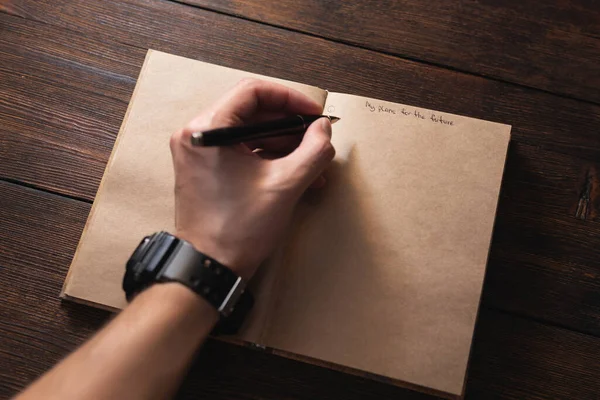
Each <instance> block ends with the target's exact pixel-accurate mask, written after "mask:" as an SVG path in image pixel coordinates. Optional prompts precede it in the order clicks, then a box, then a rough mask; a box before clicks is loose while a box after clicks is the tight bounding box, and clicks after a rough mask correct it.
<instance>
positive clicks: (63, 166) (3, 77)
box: [0, 14, 145, 201]
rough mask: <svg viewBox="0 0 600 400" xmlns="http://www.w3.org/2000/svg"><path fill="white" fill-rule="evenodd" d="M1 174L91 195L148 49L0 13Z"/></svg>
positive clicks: (60, 190) (79, 194)
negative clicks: (88, 37)
mask: <svg viewBox="0 0 600 400" xmlns="http://www.w3.org/2000/svg"><path fill="white" fill-rule="evenodd" d="M0 32H1V33H0V34H1V35H2V38H3V40H2V41H0V55H1V57H2V65H1V67H0V119H1V120H2V124H1V126H0V130H1V131H2V132H3V134H2V138H1V139H0V142H1V143H2V146H1V147H0V158H1V160H2V161H1V162H0V176H1V177H4V178H8V179H11V180H18V181H22V182H26V183H29V184H32V185H36V186H38V187H41V188H44V189H47V190H52V191H56V192H58V193H63V194H67V195H70V196H74V197H79V198H85V199H87V200H90V201H91V200H93V197H94V194H95V192H96V189H97V187H98V184H99V182H100V178H101V176H102V173H103V171H104V168H105V166H106V162H107V160H108V156H109V154H110V151H111V149H112V144H113V142H114V140H115V138H116V134H117V132H118V129H119V126H120V123H121V120H122V118H123V115H124V113H125V110H126V108H127V103H128V101H129V97H130V96H131V93H132V92H133V87H134V85H135V81H136V78H137V74H138V73H139V68H140V67H141V64H142V62H143V57H144V56H145V51H144V50H142V49H139V48H135V47H130V48H128V46H113V47H109V46H106V45H103V44H102V43H101V42H94V41H90V40H85V39H83V38H82V37H81V35H79V34H74V33H73V32H70V31H68V30H64V29H63V30H61V31H60V32H57V31H56V29H54V30H53V29H51V28H50V29H49V28H48V27H47V26H45V25H43V24H40V23H35V22H31V21H27V20H23V19H21V18H15V17H10V16H8V15H6V14H0Z"/></svg>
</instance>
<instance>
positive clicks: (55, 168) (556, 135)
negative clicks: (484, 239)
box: [0, 3, 600, 335]
mask: <svg viewBox="0 0 600 400" xmlns="http://www.w3.org/2000/svg"><path fill="white" fill-rule="evenodd" d="M86 4H92V3H86ZM94 4H96V5H97V6H101V4H103V3H94ZM119 4H120V3H119ZM161 4H162V3H161ZM167 5H168V6H169V7H170V6H171V5H169V4H167ZM175 6H176V5H175ZM82 7H83V5H82ZM177 7H178V8H181V6H177ZM117 11H118V10H117ZM114 15H118V13H117V12H115V14H114ZM123 18H125V17H123ZM0 21H2V25H1V26H2V27H4V28H5V30H3V37H5V36H4V32H9V34H8V35H7V36H6V37H8V38H9V39H10V42H12V43H14V44H15V45H14V46H4V44H1V45H0V46H3V47H2V51H3V53H2V54H9V55H10V57H8V56H7V57H4V56H3V60H4V59H7V60H9V62H7V63H3V69H2V70H0V78H1V79H0V87H2V88H4V89H2V91H0V93H2V96H0V110H1V111H0V120H1V121H2V123H0V129H1V130H2V132H3V134H2V136H1V137H0V144H2V146H0V177H2V178H5V179H9V180H13V181H22V182H26V183H29V184H32V185H35V186H38V187H41V188H44V189H47V190H51V191H55V192H58V193H63V194H67V195H71V196H75V197H78V198H82V199H86V200H92V199H93V197H94V195H95V192H96V189H97V185H98V184H99V181H100V179H101V176H102V173H103V170H104V167H105V163H106V161H107V159H108V157H109V154H110V150H111V147H112V143H113V141H114V137H115V135H116V133H117V131H118V129H119V125H120V122H121V118H122V117H123V115H124V113H125V108H126V104H125V102H124V101H123V100H126V98H127V97H128V96H129V95H128V94H124V91H126V90H133V86H132V85H131V84H129V83H125V84H124V83H123V79H121V78H115V79H114V80H111V79H112V78H111V77H112V76H114V75H115V74H117V75H118V76H126V77H131V76H135V75H136V74H137V71H136V66H135V64H136V60H137V59H138V58H139V61H138V62H139V65H141V63H142V60H143V55H144V51H143V50H141V49H132V48H131V47H125V52H126V53H131V55H130V56H126V55H123V59H124V60H128V61H126V62H125V63H124V64H123V63H120V62H119V60H120V58H119V55H120V54H121V53H119V51H120V50H116V49H118V48H119V47H121V46H120V45H118V44H117V43H115V42H114V41H111V40H110V39H108V38H102V37H101V36H94V34H92V35H91V37H89V38H84V37H80V36H79V35H78V34H77V33H75V32H73V31H71V30H66V29H62V28H57V27H53V26H49V25H45V24H40V23H36V22H30V21H26V20H23V19H20V18H16V17H11V16H7V15H2V14H0ZM22 24H24V27H22V28H21V25H22ZM257 29H262V28H257ZM282 34H286V33H285V32H283V33H282ZM97 35H100V34H99V33H97ZM21 36H23V37H25V38H27V39H26V40H25V39H23V40H24V42H21V41H20V37H21ZM114 36H115V37H117V36H118V35H114ZM295 37H296V36H291V37H290V41H291V43H292V44H293V45H296V44H297V45H298V46H304V49H305V50H306V51H307V52H309V51H313V53H311V54H313V55H314V56H315V57H317V59H318V60H320V61H319V62H318V63H317V64H319V63H320V62H326V60H324V59H322V58H319V57H321V56H320V55H321V54H322V52H321V51H320V49H319V47H318V45H321V44H323V45H327V46H330V47H329V50H330V51H331V52H334V51H338V53H339V54H340V57H339V58H340V60H347V64H346V65H345V68H346V69H347V72H346V73H344V72H343V71H340V70H333V71H332V70H324V71H325V72H324V74H325V75H326V76H325V78H323V76H322V74H321V73H320V72H319V71H318V70H316V71H315V70H311V69H305V70H302V71H296V73H297V75H294V76H291V77H290V76H282V75H284V74H285V73H288V74H289V73H290V71H289V70H287V69H286V68H285V67H286V66H287V65H292V64H285V62H286V60H282V64H283V65H281V66H280V68H279V69H277V71H276V73H274V75H277V76H281V77H284V78H292V79H298V80H304V78H306V77H307V76H310V77H312V79H315V80H318V79H324V80H323V82H321V83H325V82H326V81H327V80H328V79H330V78H331V79H334V77H333V74H339V75H340V76H341V77H342V79H344V80H342V81H340V82H342V83H341V84H340V85H341V88H339V89H338V90H340V91H346V90H348V91H353V90H352V89H353V88H354V89H355V88H356V87H359V89H360V91H361V92H362V93H363V94H370V95H372V96H375V97H381V98H391V99H393V100H396V101H405V102H407V103H411V102H413V100H414V102H415V103H419V104H421V105H424V106H428V107H431V108H442V109H444V108H446V109H448V108H449V107H454V108H456V109H455V110H452V111H455V112H459V113H460V112H464V113H465V114H470V115H473V116H478V117H482V118H491V119H496V120H505V121H507V122H509V123H513V126H514V128H513V132H514V135H513V137H514V140H513V143H512V144H511V147H510V151H509V157H508V161H507V170H506V175H505V179H504V185H503V191H502V196H501V199H500V206H499V213H498V218H497V221H498V222H497V225H496V235H495V237H494V241H493V245H492V250H491V258H490V263H489V269H488V279H487V281H486V287H485V290H484V303H485V304H488V305H490V306H493V307H496V308H499V309H502V310H510V311H512V312H515V313H519V314H521V315H526V316H532V317H535V318H538V319H542V320H546V321H550V322H552V323H555V324H559V325H563V326H568V327H571V328H573V329H577V330H580V331H583V332H589V333H592V334H596V335H600V318H599V317H600V310H599V309H600V301H599V300H598V297H597V296H598V295H597V294H598V293H600V291H599V290H598V289H599V287H598V285H599V280H598V274H599V270H598V263H597V255H596V253H595V250H594V249H597V248H600V243H599V241H600V235H598V234H597V233H598V231H597V226H598V222H599V221H600V220H599V218H600V217H599V215H600V180H599V177H598V174H597V173H596V172H593V171H600V165H598V162H597V160H599V159H600V136H599V135H597V134H595V132H596V129H597V126H598V122H600V111H599V110H598V107H597V106H593V105H589V104H582V103H579V102H577V101H573V100H568V99H563V98H558V97H556V96H550V95H548V94H540V93H538V92H534V91H531V90H525V89H522V88H515V87H514V86H510V85H504V84H499V83H497V82H489V81H486V80H484V79H481V78H475V77H470V76H466V75H462V74H458V73H454V72H448V71H442V70H439V69H436V68H430V67H423V66H422V65H418V64H414V63H407V62H405V61H401V60H400V61H398V60H397V59H393V58H390V57H384V56H380V55H377V54H376V53H373V52H368V51H364V50H355V49H351V48H348V47H344V46H341V45H330V44H328V43H327V42H323V41H319V40H318V39H310V38H309V39H306V40H308V43H305V42H303V41H302V40H301V41H298V39H294V38H295ZM100 39H102V40H100ZM38 40H39V42H38ZM293 40H296V41H297V42H296V43H295V42H294V41H293ZM303 40H304V39H303ZM21 43H24V45H23V46H22V47H23V48H25V49H27V50H26V51H27V52H28V53H26V54H25V56H26V57H27V58H23V59H22V60H25V59H29V58H31V59H32V60H34V61H32V62H30V63H25V64H29V66H22V64H23V62H22V61H19V62H16V61H15V62H12V61H10V60H19V59H18V58H17V57H18V56H19V54H21V53H20V52H22V51H24V50H20V48H21V46H20V44H21ZM72 43H74V44H73V45H71V44H72ZM182 43H183V44H181V45H180V43H179V42H177V43H175V44H174V46H177V49H179V50H181V51H182V52H183V53H184V54H183V55H190V54H186V51H188V50H186V49H187V47H185V46H187V45H186V44H185V41H183V42H182ZM196 44H197V45H198V49H200V50H202V49H203V46H208V47H210V46H212V45H211V44H210V43H209V42H208V41H203V42H197V43H196ZM313 44H314V45H315V46H316V47H315V48H313V49H312V50H310V48H309V45H313ZM160 45H161V46H164V47H168V46H171V45H170V44H167V43H162V44H160ZM340 47H343V48H342V49H340ZM85 49H90V50H85ZM104 49H106V51H107V54H109V55H110V54H116V55H115V56H110V57H108V60H103V59H102V56H101V55H102V52H103V51H104ZM336 49H338V50H336ZM162 50H165V49H164V48H163V49H162ZM344 51H347V52H348V54H346V55H345V56H343V54H344ZM56 54H58V55H60V57H58V60H56V58H57V57H55V55H56ZM363 56H364V57H363ZM127 57H129V58H127ZM239 57H240V56H238V59H239V60H242V59H241V58H239ZM355 57H356V58H355ZM55 60H56V61H55ZM230 61H231V62H235V60H230ZM240 62H242V61H240ZM246 62H247V61H246ZM103 63H104V64H103ZM71 64H76V65H81V69H80V70H78V71H80V72H78V73H81V74H82V75H81V76H80V77H79V78H78V77H75V78H73V79H70V78H71V69H70V68H68V67H66V66H67V65H71ZM25 68H27V74H28V75H26V78H21V75H19V71H20V69H25ZM254 68H255V69H254V70H255V72H263V73H264V72H265V70H266V72H267V73H269V68H273V67H271V66H267V65H264V64H262V63H259V62H257V65H255V66H254ZM368 68H370V70H371V71H379V72H380V73H381V76H380V77H377V79H374V78H373V77H372V76H371V75H370V74H365V75H363V73H365V71H367V70H368ZM249 69H251V68H249ZM256 69H258V70H256ZM396 69H397V70H396ZM97 70H100V71H105V70H106V71H107V72H106V73H104V72H100V73H98V74H96V71H97ZM399 70H401V71H404V72H403V73H398V71H399ZM47 71H53V72H51V73H47ZM311 71H312V72H311ZM361 71H362V72H361ZM394 71H395V72H394ZM327 74H332V76H330V77H329V78H328V77H327ZM97 75H99V77H98V78H96V76H97ZM417 75H422V76H423V78H424V79H421V80H420V86H419V85H417V86H416V87H415V85H413V84H412V83H413V82H414V79H416V78H415V77H416V76H417ZM363 76H364V77H365V78H366V80H365V79H361V77H363ZM96 79H100V80H101V79H105V80H104V81H101V84H99V85H96V84H95V83H94V82H95V81H96ZM346 79H348V80H349V81H351V80H354V81H355V82H358V83H357V85H355V86H352V85H351V83H350V82H349V81H348V82H346ZM111 82H112V83H111ZM394 82H395V83H394ZM336 83H339V82H336ZM125 85H129V86H128V87H129V89H126V88H125V89H124V86H125ZM360 85H362V86H360ZM461 87H465V88H469V90H464V91H463V92H464V93H465V94H464V96H461V97H458V98H456V101H454V102H453V101H452V98H453V97H456V96H455V94H454V93H457V92H460V88H461ZM79 88H82V89H81V90H79ZM359 93H360V92H359ZM420 95H422V96H423V97H422V98H421V97H419V96H420ZM388 96H389V97H388ZM405 96H407V98H405ZM478 98H479V99H478ZM2 99H5V101H3V100H2ZM419 99H420V100H421V101H419ZM444 102H445V103H444ZM536 105H540V107H539V108H536ZM34 107H37V109H36V111H35V112H34V111H32V110H34V109H35V108H34ZM556 110H562V111H561V112H556ZM56 116H60V118H56ZM32 143H37V145H35V146H32ZM588 157H589V160H588V159H587V158H588ZM594 160H596V161H594ZM586 194H587V200H586V199H585V197H586V196H585V195H586ZM579 204H584V205H587V206H586V209H587V214H585V218H584V219H578V218H577V217H576V214H577V207H578V205H579ZM542 239H543V240H542ZM525 243H526V244H527V246H524V244H525ZM557 249H560V251H561V252H563V253H560V252H558V251H556V250H557ZM561 254H562V255H561Z"/></svg>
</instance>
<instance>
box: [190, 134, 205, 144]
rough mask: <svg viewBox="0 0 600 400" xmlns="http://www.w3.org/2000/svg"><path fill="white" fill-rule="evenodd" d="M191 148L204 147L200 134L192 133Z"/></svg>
mask: <svg viewBox="0 0 600 400" xmlns="http://www.w3.org/2000/svg"><path fill="white" fill-rule="evenodd" d="M192 146H204V138H203V136H202V132H194V133H192Z"/></svg>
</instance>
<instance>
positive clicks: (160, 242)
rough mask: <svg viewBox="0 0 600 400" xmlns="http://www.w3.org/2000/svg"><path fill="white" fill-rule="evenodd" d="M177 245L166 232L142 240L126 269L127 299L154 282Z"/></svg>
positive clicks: (174, 239)
mask: <svg viewBox="0 0 600 400" xmlns="http://www.w3.org/2000/svg"><path fill="white" fill-rule="evenodd" d="M176 244H177V238H175V237H174V236H172V235H169V234H167V233H166V232H159V233H155V234H154V235H152V236H146V237H145V238H144V239H142V241H141V242H140V244H139V245H138V246H137V248H136V249H135V250H134V252H133V254H132V255H131V257H130V258H129V261H127V265H126V268H125V276H124V277H123V290H125V293H126V295H127V299H130V298H131V297H132V296H133V295H134V294H135V293H137V292H139V291H141V290H142V289H144V288H145V287H146V286H148V285H149V284H150V283H152V282H154V278H155V277H156V275H157V274H158V272H159V271H160V269H161V267H162V266H163V265H164V262H165V260H166V259H167V257H168V256H169V255H170V254H171V252H172V251H173V248H174V247H175V246H174V245H176Z"/></svg>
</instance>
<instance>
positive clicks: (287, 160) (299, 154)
mask: <svg viewBox="0 0 600 400" xmlns="http://www.w3.org/2000/svg"><path fill="white" fill-rule="evenodd" d="M334 156H335V149H334V148H333V145H332V144H331V123H330V122H329V120H328V119H327V118H320V119H318V120H317V121H315V122H313V123H312V124H311V125H310V126H309V127H308V130H307V131H306V133H305V134H304V138H303V139H302V142H301V143H300V146H298V148H297V149H296V150H294V151H293V152H292V153H291V154H290V155H288V156H287V157H284V158H282V159H281V160H280V162H281V163H283V164H284V166H285V167H286V168H290V171H292V172H291V174H292V176H295V177H297V178H298V179H299V180H300V181H301V182H302V186H303V189H305V188H306V187H308V186H309V185H310V184H311V183H312V182H313V181H314V180H315V179H317V177H318V176H319V175H320V174H321V173H322V172H323V170H324V169H325V168H326V167H327V166H328V165H329V163H330V162H331V160H332V159H333V157H334Z"/></svg>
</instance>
